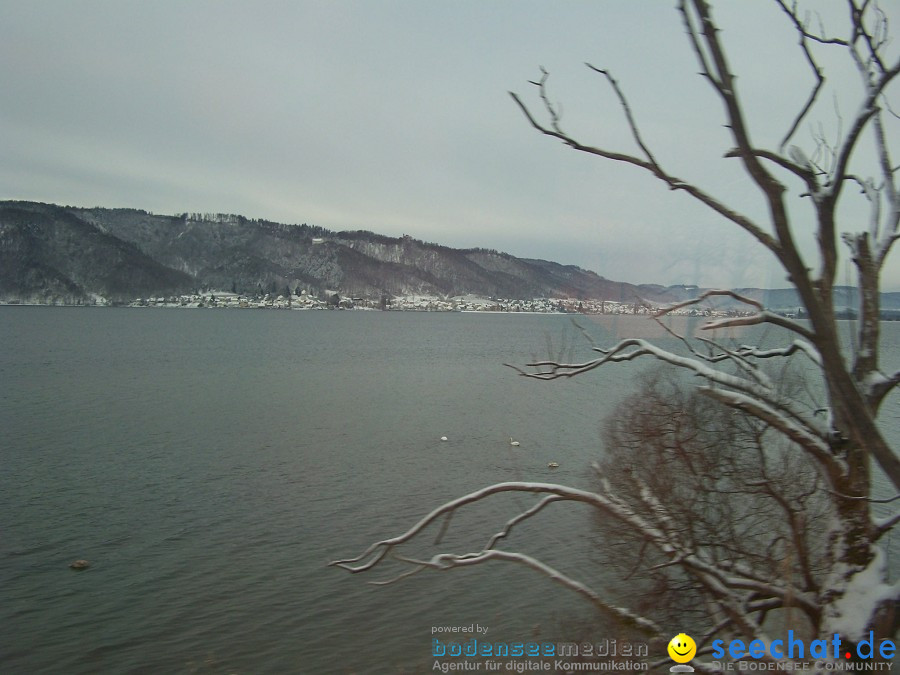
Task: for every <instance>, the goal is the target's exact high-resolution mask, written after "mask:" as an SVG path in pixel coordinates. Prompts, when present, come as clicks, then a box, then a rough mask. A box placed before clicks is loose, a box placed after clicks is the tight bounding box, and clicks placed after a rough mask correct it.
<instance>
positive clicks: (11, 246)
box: [0, 201, 900, 308]
mask: <svg viewBox="0 0 900 675" xmlns="http://www.w3.org/2000/svg"><path fill="white" fill-rule="evenodd" d="M200 289H217V290H223V291H228V290H234V291H236V292H238V293H246V294H257V293H279V294H280V293H282V292H284V290H285V289H288V290H290V291H292V292H294V291H296V290H298V289H302V290H305V291H307V293H310V294H323V293H325V292H338V293H340V294H341V295H344V296H347V297H365V298H381V297H395V296H403V295H413V294H418V295H434V296H443V297H450V296H458V295H464V294H474V295H482V296H491V297H503V298H516V299H529V298H538V297H562V298H573V299H603V300H613V301H616V302H626V303H633V302H639V301H648V302H652V303H668V302H673V301H677V300H680V299H683V298H685V297H689V296H690V295H693V294H696V293H697V292H698V289H696V287H684V286H680V287H679V286H674V287H662V286H656V285H650V284H648V285H634V284H628V283H624V282H617V281H610V280H608V279H605V278H604V277H602V276H600V275H598V274H596V273H594V272H591V271H589V270H584V269H581V268H579V267H576V266H574V265H561V264H559V263H555V262H551V261H547V260H536V259H526V258H516V257H515V256H512V255H509V254H506V253H501V252H498V251H494V250H486V249H454V248H449V247H447V246H442V245H439V244H433V243H427V242H424V241H421V240H418V239H414V238H412V237H410V236H403V237H387V236H384V235H380V234H375V233H373V232H367V231H347V232H333V231H331V230H327V229H325V228H322V227H318V226H315V225H307V224H302V225H285V224H282V223H276V222H272V221H268V220H251V219H248V218H245V217H243V216H237V215H230V214H189V213H183V214H179V215H171V216H169V215H158V214H152V213H149V212H147V211H142V210H138V209H110V208H99V207H98V208H80V207H71V206H58V205H54V204H43V203H37V202H24V201H0V300H2V301H6V302H10V301H19V302H39V303H53V304H83V303H88V302H92V301H94V300H96V299H97V298H105V299H107V300H109V301H111V302H126V301H130V300H133V299H135V298H139V297H148V296H159V295H174V294H182V293H189V292H193V291H196V290H200ZM747 293H748V294H749V295H752V296H754V297H762V298H766V300H765V302H766V304H767V305H769V306H776V307H792V306H793V307H796V306H797V305H798V302H797V299H796V294H795V293H794V291H793V290H791V289H787V290H784V291H760V290H758V289H748V290H747ZM852 294H853V291H852V289H851V291H850V292H848V298H847V299H848V303H849V302H850V295H852ZM885 295H886V296H897V297H896V298H887V297H886V298H885V300H887V301H888V303H887V304H888V305H889V306H892V307H896V308H900V293H897V294H885ZM854 297H855V296H854ZM772 300H775V301H776V302H774V303H773V302H772ZM838 304H841V303H840V302H839V303H838ZM853 305H855V302H853V303H852V304H848V305H847V306H853Z"/></svg>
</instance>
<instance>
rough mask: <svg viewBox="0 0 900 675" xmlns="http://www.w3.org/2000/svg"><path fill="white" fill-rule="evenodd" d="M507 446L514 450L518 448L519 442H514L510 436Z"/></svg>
mask: <svg viewBox="0 0 900 675" xmlns="http://www.w3.org/2000/svg"><path fill="white" fill-rule="evenodd" d="M509 444H510V445H512V446H514V447H516V448H518V447H519V441H514V440H513V437H512V436H510V437H509Z"/></svg>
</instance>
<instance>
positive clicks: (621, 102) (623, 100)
mask: <svg viewBox="0 0 900 675" xmlns="http://www.w3.org/2000/svg"><path fill="white" fill-rule="evenodd" d="M584 65H586V66H587V67H588V68H590V69H591V70H593V71H594V72H595V73H600V74H601V75H603V76H604V77H605V78H606V79H607V81H608V82H609V84H610V86H611V87H612V88H613V91H614V92H616V96H617V97H618V99H619V105H620V106H621V107H622V111H623V112H624V113H625V119H627V120H628V128H629V129H631V135H632V136H633V137H634V141H635V143H637V144H638V147H640V149H641V150H643V152H644V155H646V157H647V161H648V162H650V164H652V165H653V166H654V167H656V168H657V169H658V170H659V162H657V161H656V158H655V157H654V156H653V153H652V152H650V148H648V147H647V144H646V143H644V139H643V138H641V132H640V130H639V129H638V126H637V123H636V122H635V121H634V115H632V113H631V106H629V105H628V100H627V99H626V98H625V94H624V93H623V92H622V89H621V87H619V83H618V82H616V80H615V78H614V77H613V76H612V75H611V74H610V73H609V71H607V70H603V69H601V68H597V67H596V66H592V65H591V64H590V63H585V64H584Z"/></svg>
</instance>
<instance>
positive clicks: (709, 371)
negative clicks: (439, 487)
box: [507, 338, 830, 459]
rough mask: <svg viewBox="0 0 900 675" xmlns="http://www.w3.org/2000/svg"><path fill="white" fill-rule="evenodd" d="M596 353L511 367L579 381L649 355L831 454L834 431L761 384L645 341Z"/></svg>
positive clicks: (816, 449)
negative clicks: (740, 399) (736, 397)
mask: <svg viewBox="0 0 900 675" xmlns="http://www.w3.org/2000/svg"><path fill="white" fill-rule="evenodd" d="M594 351H597V352H600V353H601V354H602V356H601V357H600V358H597V359H592V360H590V361H585V362H581V363H560V362H557V361H536V362H533V363H530V364H528V367H530V368H535V369H536V371H534V372H530V371H526V370H523V369H521V368H518V367H517V366H510V367H511V368H513V369H514V370H516V371H517V372H518V373H519V374H520V375H523V376H524V377H530V378H534V379H538V380H553V379H557V378H561V377H575V376H577V375H581V374H582V373H586V372H589V371H591V370H594V369H595V368H599V367H601V366H603V365H605V364H607V363H621V362H625V361H631V360H634V359H636V358H639V357H642V356H648V355H649V356H652V357H654V358H656V359H658V360H660V361H663V362H664V363H669V364H671V365H673V366H677V367H679V368H682V369H685V370H688V371H690V372H693V373H694V374H695V375H698V376H700V377H702V378H703V379H705V380H706V381H708V382H709V383H711V384H713V385H718V386H719V387H724V388H725V389H724V390H734V391H735V392H740V393H741V394H744V395H746V400H747V401H750V400H752V399H757V400H758V401H759V402H760V403H761V405H760V406H750V405H747V406H745V407H744V409H745V410H746V411H747V412H749V413H751V414H754V415H756V413H757V412H759V413H760V414H761V415H762V416H761V417H760V416H758V418H759V419H762V420H763V421H764V422H766V423H767V424H773V422H775V421H777V422H778V424H777V425H776V426H778V428H784V429H787V430H791V432H792V433H793V432H795V431H796V432H798V433H796V434H794V435H796V436H797V437H798V438H802V439H804V441H805V443H806V444H805V445H804V447H806V448H807V449H808V450H810V451H811V452H813V453H814V454H815V455H816V456H817V457H819V458H820V459H825V456H824V455H821V454H820V450H822V451H825V452H826V454H827V448H828V444H827V442H826V439H827V438H828V434H829V432H830V429H828V428H826V427H825V425H823V424H822V423H821V421H819V420H816V419H814V418H811V417H809V415H808V414H807V413H806V411H805V410H803V409H801V408H799V407H798V406H796V405H795V404H794V402H793V401H791V400H790V399H788V398H786V397H784V396H782V395H780V394H779V392H778V391H777V390H776V389H774V388H771V387H767V386H764V385H763V384H761V383H760V382H759V381H751V380H749V379H746V378H743V377H738V376H736V375H731V374H729V373H726V372H723V371H721V370H719V369H717V368H715V367H713V366H712V365H710V364H709V363H707V362H705V360H704V359H701V358H695V357H694V358H692V357H686V356H680V355H678V354H674V353H672V352H670V351H668V350H666V349H662V348H661V347H658V346H657V345H655V344H653V343H651V342H648V341H647V340H644V339H641V338H626V339H625V340H621V341H620V342H618V343H617V344H616V345H614V346H613V347H612V348H610V349H608V350H604V349H601V348H594ZM507 365H509V364H507ZM735 407H736V406H735Z"/></svg>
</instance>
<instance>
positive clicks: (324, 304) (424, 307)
mask: <svg viewBox="0 0 900 675" xmlns="http://www.w3.org/2000/svg"><path fill="white" fill-rule="evenodd" d="M126 306H128V307H172V308H197V309H202V308H216V309H220V308H221V309H281V310H370V311H371V310H376V311H394V312H490V313H526V314H634V315H649V314H653V313H655V312H657V311H658V310H659V309H660V307H658V306H653V305H650V304H648V303H646V302H644V301H641V300H635V301H634V302H628V303H626V302H616V301H613V300H599V299H585V300H579V299H572V298H532V299H529V300H521V299H511V298H495V297H483V296H478V295H471V294H470V295H461V296H455V297H451V298H441V297H438V296H431V295H407V296H399V297H393V298H387V297H385V298H382V299H380V300H374V299H371V298H358V297H346V296H341V295H339V294H338V293H326V294H324V295H322V296H319V297H316V296H313V295H311V294H307V293H305V292H301V293H300V294H299V295H291V296H284V295H276V296H272V295H269V294H267V295H264V296H257V297H254V296H248V295H241V294H238V293H228V292H213V291H210V292H207V293H200V294H193V295H181V296H177V297H167V298H166V297H156V298H141V299H136V300H134V301H133V302H131V303H127V305H126ZM672 313H673V314H676V315H682V316H744V315H749V314H752V312H746V311H736V310H733V309H732V310H716V309H711V308H709V307H687V308H680V309H677V310H674V311H673V312H672Z"/></svg>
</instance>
